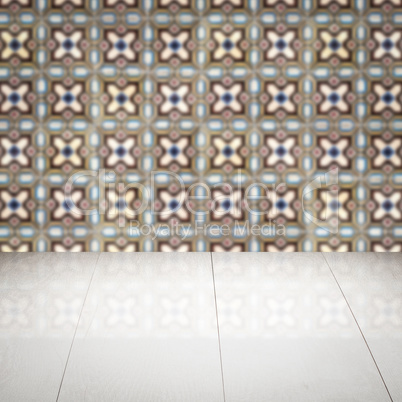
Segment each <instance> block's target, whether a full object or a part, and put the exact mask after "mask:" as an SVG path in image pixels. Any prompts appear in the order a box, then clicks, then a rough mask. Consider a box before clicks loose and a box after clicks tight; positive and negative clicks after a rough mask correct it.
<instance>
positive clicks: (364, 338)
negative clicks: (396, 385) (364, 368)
mask: <svg viewBox="0 0 402 402" xmlns="http://www.w3.org/2000/svg"><path fill="white" fill-rule="evenodd" d="M321 255H322V256H323V258H324V260H325V262H326V263H327V265H328V268H329V270H330V271H331V274H332V276H333V277H334V279H335V282H336V284H337V285H338V288H339V290H340V291H341V293H342V296H343V298H344V299H345V301H346V304H347V306H348V308H349V311H350V313H351V314H352V317H353V319H354V321H355V323H356V325H357V328H358V329H359V331H360V334H361V336H362V338H363V340H364V343H365V344H366V346H367V349H368V351H369V353H370V356H371V358H372V359H373V362H374V364H375V366H376V368H377V371H378V374H380V377H381V380H382V382H383V384H384V387H385V389H386V390H387V392H388V396H389V398H390V399H391V401H392V402H393V401H394V400H393V399H392V396H391V393H390V392H389V389H388V387H387V384H386V383H385V380H384V377H383V376H382V373H381V371H380V368H379V367H378V364H377V362H376V360H375V358H374V355H373V353H372V352H371V349H370V346H369V344H368V343H367V340H366V337H365V336H364V334H363V331H362V329H361V328H360V325H359V323H358V322H357V319H356V317H355V315H354V313H353V310H352V308H351V306H350V304H349V302H348V299H347V298H346V296H345V293H343V290H342V288H341V285H340V284H339V282H338V280H337V279H336V276H335V274H334V272H333V271H332V268H331V266H330V265H329V263H328V261H327V259H326V258H325V254H324V253H323V252H321Z"/></svg>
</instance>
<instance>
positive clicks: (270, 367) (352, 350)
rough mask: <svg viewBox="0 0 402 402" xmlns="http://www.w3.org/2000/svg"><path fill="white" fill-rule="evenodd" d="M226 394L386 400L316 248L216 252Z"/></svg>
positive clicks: (234, 396) (233, 398)
mask: <svg viewBox="0 0 402 402" xmlns="http://www.w3.org/2000/svg"><path fill="white" fill-rule="evenodd" d="M213 261H214V272H215V284H216V296H217V306H218V318H219V329H220V336H221V348H222V362H223V373H224V379H225V391H226V401H227V402H232V401H236V402H238V401H253V402H257V401H264V402H266V401H273V402H274V401H275V402H276V401H295V402H296V401H297V402H300V401H309V402H312V401H317V402H322V401H387V400H389V396H388V394H387V391H386V388H385V386H384V385H383V383H382V381H381V377H380V375H379V373H378V371H377V369H376V367H375V364H374V362H373V360H372V358H371V356H370V354H369V351H368V349H367V347H366V344H365V343H364V340H363V338H362V336H361V334H360V332H359V330H358V327H357V325H356V323H355V322H354V319H353V317H352V315H351V313H350V311H349V309H348V307H347V304H346V302H345V299H344V298H343V296H342V294H341V292H340V290H339V288H338V286H337V284H336V281H335V280H334V278H333V276H332V274H331V272H330V270H329V268H328V266H327V264H326V262H325V260H324V259H323V257H322V256H321V255H320V254H317V253H283V254H282V253H272V254H269V253H241V254H236V255H235V254H225V253H222V254H218V253H214V254H213Z"/></svg>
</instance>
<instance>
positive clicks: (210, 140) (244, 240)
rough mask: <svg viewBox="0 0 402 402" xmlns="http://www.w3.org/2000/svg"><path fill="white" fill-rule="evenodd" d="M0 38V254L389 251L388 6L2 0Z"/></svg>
mask: <svg viewBox="0 0 402 402" xmlns="http://www.w3.org/2000/svg"><path fill="white" fill-rule="evenodd" d="M0 42H1V45H0V249H1V251H12V250H17V251H51V250H53V251H100V250H101V251H103V250H104V251H118V250H121V251H172V250H177V251H226V250H227V251H331V250H334V251H370V250H374V251H401V250H402V217H401V216H402V213H401V210H402V208H401V207H402V205H401V198H402V97H401V96H402V0H389V1H386V0H367V1H364V0H333V1H331V0H249V1H247V0H175V1H172V0H157V1H156V0H155V1H152V0H70V1H66V0H0ZM334 169H337V170H334ZM83 171H85V172H84V173H82V172H83ZM77 172H81V174H82V176H81V177H78V176H77V175H75V176H74V174H76V173H77ZM152 172H159V174H157V175H154V176H153V175H152ZM170 172H171V173H175V174H176V175H177V176H178V177H180V178H181V180H182V181H183V185H184V188H182V187H181V185H180V182H179V181H178V180H177V179H176V178H175V177H173V175H170V174H169V173H170ZM328 172H331V173H328ZM325 174H326V175H325ZM72 176H73V179H72V181H74V183H73V184H72V185H71V191H72V192H71V200H72V202H69V201H68V200H66V198H65V184H66V183H67V182H68V180H69V178H71V177H72ZM116 183H123V186H127V185H131V186H132V187H131V188H130V189H129V190H128V191H127V194H126V197H124V196H123V197H122V194H123V193H122V192H121V191H120V190H119V186H118V185H116ZM195 183H199V184H198V185H197V186H193V187H191V186H192V185H194V184H195ZM200 183H202V184H203V186H201V184H200ZM220 183H227V184H226V185H221V184H220ZM252 183H258V186H255V187H254V188H252V189H251V191H250V189H248V186H249V185H250V184H252ZM281 183H282V184H281ZM317 183H318V185H317ZM230 186H232V187H233V188H232V189H230ZM264 186H266V188H265V187H264ZM273 186H274V187H273ZM267 188H268V189H269V191H270V193H269V196H267V197H265V195H266V189H267ZM273 188H275V191H273V190H272V189H273ZM310 188H311V191H306V189H310ZM67 190H69V187H68V186H67ZM230 190H231V191H230ZM144 194H148V198H149V199H147V201H149V203H147V206H146V207H145V209H144V210H143V211H140V212H138V213H137V214H134V213H133V212H132V210H133V209H138V208H140V209H141V208H142V206H143V205H145V202H144V200H145V196H143V195H144ZM247 196H250V197H249V198H248V204H247V205H248V208H246V206H245V199H247ZM124 198H125V201H124ZM211 199H212V200H217V201H216V203H215V204H214V206H215V207H216V208H215V210H214V211H210V209H211V208H210V207H211V203H213V201H211ZM183 200H185V201H187V202H188V203H187V205H184V204H181V201H183ZM125 203H126V204H127V205H129V206H130V207H131V208H130V209H127V208H124V205H125ZM77 206H78V207H79V208H81V209H82V210H89V209H92V208H94V212H93V213H86V214H79V213H77V212H76V208H77ZM111 206H116V208H110V207H111ZM152 208H153V209H152ZM256 212H259V213H258V214H257V213H256ZM130 221H135V222H130ZM196 222H197V223H196ZM161 224H162V226H161ZM166 225H168V227H166ZM211 225H218V227H220V231H219V230H217V229H216V227H214V226H211ZM253 225H256V226H255V230H254V231H252V229H251V228H252V227H253ZM197 227H199V229H197ZM261 227H262V228H263V229H262V230H261ZM158 228H165V230H159V229H158ZM222 228H223V229H222ZM259 230H260V231H259Z"/></svg>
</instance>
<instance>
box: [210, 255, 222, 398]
mask: <svg viewBox="0 0 402 402" xmlns="http://www.w3.org/2000/svg"><path fill="white" fill-rule="evenodd" d="M210 255H211V268H212V282H213V284H214V298H215V315H216V327H217V330H218V345H219V359H220V363H221V377H222V388H223V401H224V402H226V393H225V379H224V375H223V362H222V349H221V335H220V332H219V318H218V303H217V300H216V288H215V273H214V260H213V258H212V252H210Z"/></svg>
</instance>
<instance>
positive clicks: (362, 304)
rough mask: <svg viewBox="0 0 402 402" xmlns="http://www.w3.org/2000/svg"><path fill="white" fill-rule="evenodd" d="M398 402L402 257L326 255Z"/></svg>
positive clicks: (401, 394)
mask: <svg viewBox="0 0 402 402" xmlns="http://www.w3.org/2000/svg"><path fill="white" fill-rule="evenodd" d="M324 256H325V258H326V259H327V261H328V263H329V265H330V267H331V269H332V271H333V273H334V275H335V277H336V279H337V281H338V283H339V285H340V286H341V288H342V291H343V292H344V294H345V297H346V299H347V300H348V303H349V304H350V306H351V308H352V311H353V313H354V315H355V317H356V320H357V322H358V323H359V326H360V328H361V330H362V332H363V334H364V336H365V338H366V341H367V343H368V345H369V347H370V350H371V352H372V353H373V356H374V359H375V360H376V362H377V364H378V367H379V369H380V371H381V374H382V376H383V378H384V381H385V383H386V384H387V387H388V389H389V392H390V394H391V396H392V398H393V400H394V401H402V381H401V379H402V255H401V254H400V253H347V254H343V253H339V254H335V253H330V254H325V255H324Z"/></svg>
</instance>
